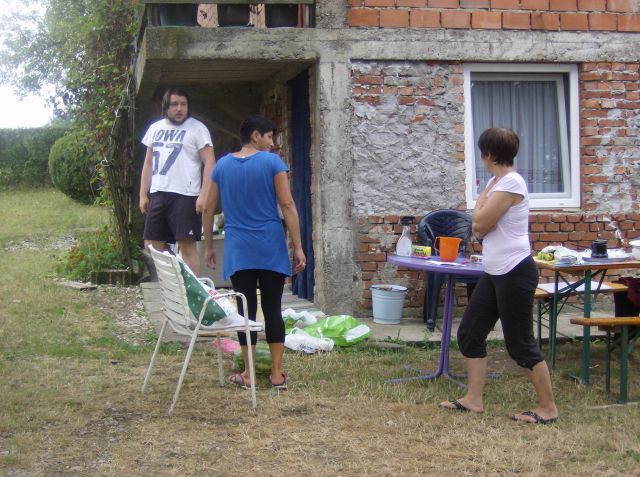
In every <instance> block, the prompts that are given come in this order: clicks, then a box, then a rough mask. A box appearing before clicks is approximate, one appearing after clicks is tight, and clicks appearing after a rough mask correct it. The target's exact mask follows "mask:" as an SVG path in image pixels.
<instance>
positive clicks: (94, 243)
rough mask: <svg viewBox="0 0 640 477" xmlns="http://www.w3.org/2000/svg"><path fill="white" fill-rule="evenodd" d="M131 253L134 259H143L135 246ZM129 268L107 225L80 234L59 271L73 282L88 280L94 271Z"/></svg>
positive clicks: (131, 246)
mask: <svg viewBox="0 0 640 477" xmlns="http://www.w3.org/2000/svg"><path fill="white" fill-rule="evenodd" d="M129 251H130V254H131V257H132V258H133V259H137V258H140V257H141V253H140V251H139V249H138V247H137V246H135V245H134V244H130V245H129ZM128 267H129V265H128V264H125V263H124V261H123V259H122V256H121V255H120V249H119V247H118V241H117V239H116V237H115V232H114V231H113V229H112V228H111V227H109V226H107V225H105V226H103V227H102V228H100V229H98V230H93V231H90V232H84V233H82V234H80V235H79V236H78V241H77V243H76V244H75V245H72V246H71V247H70V248H69V250H68V251H67V254H66V255H65V257H64V259H63V262H62V263H61V264H60V265H59V266H58V267H57V271H58V273H59V274H61V275H62V276H64V277H66V278H69V279H71V280H88V279H89V276H90V275H91V272H93V271H99V270H124V269H126V268H128Z"/></svg>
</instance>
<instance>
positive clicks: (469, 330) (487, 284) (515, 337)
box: [458, 257, 544, 369]
mask: <svg viewBox="0 0 640 477" xmlns="http://www.w3.org/2000/svg"><path fill="white" fill-rule="evenodd" d="M537 286H538V269H537V267H536V264H535V262H534V261H533V258H532V257H527V258H525V259H524V260H523V261H522V262H520V263H519V264H518V265H516V266H515V267H514V268H513V269H512V270H511V271H509V272H508V273H506V274H504V275H489V274H488V273H485V274H484V275H482V277H481V278H480V281H479V282H478V284H477V285H476V288H475V290H474V291H473V295H471V298H470V300H469V306H467V309H466V310H465V312H464V315H463V317H462V322H461V323H460V327H459V328H458V345H459V346H460V352H461V353H462V355H463V356H464V357H466V358H484V357H486V356H487V336H488V335H489V333H490V332H491V330H492V329H493V327H494V326H495V324H496V321H498V318H499V319H500V323H501V324H502V331H503V334H504V342H505V345H506V347H507V352H508V353H509V356H510V357H511V359H513V360H514V361H515V362H516V363H517V364H518V365H519V366H521V367H523V368H527V369H532V368H533V367H534V366H535V365H536V364H538V363H539V362H541V361H544V356H543V355H542V353H541V352H540V349H539V348H538V343H537V341H536V340H535V338H534V336H533V300H534V298H533V296H534V294H535V291H536V287H537Z"/></svg>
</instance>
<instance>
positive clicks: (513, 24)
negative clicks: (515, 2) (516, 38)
mask: <svg viewBox="0 0 640 477" xmlns="http://www.w3.org/2000/svg"><path fill="white" fill-rule="evenodd" d="M502 28H511V29H514V30H528V29H529V28H531V14H530V13H514V12H504V13H503V14H502Z"/></svg>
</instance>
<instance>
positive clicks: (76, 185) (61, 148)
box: [49, 131, 99, 204]
mask: <svg viewBox="0 0 640 477" xmlns="http://www.w3.org/2000/svg"><path fill="white" fill-rule="evenodd" d="M95 162H96V159H95V154H93V153H92V151H91V150H90V148H88V147H87V136H86V134H84V133H82V132H81V131H73V132H71V133H69V134H66V135H65V136H63V137H61V138H60V139H58V140H57V141H56V142H55V143H54V145H53V146H52V147H51V152H50V153H49V175H50V176H51V182H53V185H54V186H56V187H57V188H58V189H59V190H60V191H62V192H63V193H64V194H65V195H68V196H69V197H71V198H72V199H73V200H76V201H78V202H80V203H82V204H91V203H93V202H94V201H95V199H96V197H97V195H98V190H99V186H98V185H95V186H94V184H92V180H93V174H94V172H95V166H96V164H95Z"/></svg>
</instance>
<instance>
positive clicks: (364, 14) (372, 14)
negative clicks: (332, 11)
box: [347, 8, 380, 27]
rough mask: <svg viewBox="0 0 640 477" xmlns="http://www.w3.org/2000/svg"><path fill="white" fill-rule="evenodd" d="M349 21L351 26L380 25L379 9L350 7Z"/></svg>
mask: <svg viewBox="0 0 640 477" xmlns="http://www.w3.org/2000/svg"><path fill="white" fill-rule="evenodd" d="M347 22H348V23H349V26H350V27H377V26H379V25H380V23H379V16H378V10H371V9H365V8H350V9H349V13H348V15H347Z"/></svg>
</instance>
